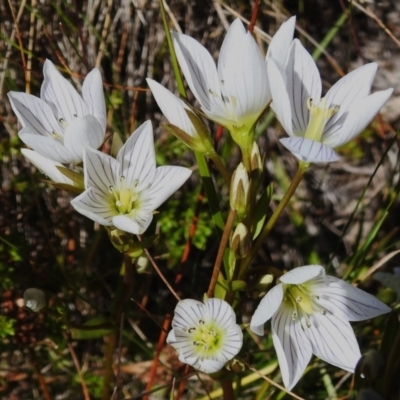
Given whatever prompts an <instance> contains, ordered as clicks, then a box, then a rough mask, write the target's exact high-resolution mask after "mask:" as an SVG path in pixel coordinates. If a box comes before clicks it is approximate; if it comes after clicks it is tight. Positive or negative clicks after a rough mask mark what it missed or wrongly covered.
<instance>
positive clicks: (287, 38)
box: [266, 17, 296, 68]
mask: <svg viewBox="0 0 400 400" xmlns="http://www.w3.org/2000/svg"><path fill="white" fill-rule="evenodd" d="M295 27H296V17H291V18H289V19H288V20H287V21H286V22H284V23H283V24H282V25H281V26H280V28H279V29H278V30H277V31H276V33H275V35H274V36H273V38H272V40H271V43H270V44H269V47H268V52H267V56H266V59H267V60H269V59H273V60H274V61H275V62H276V63H277V64H278V65H279V66H280V68H283V67H284V65H285V62H286V59H287V56H288V54H289V48H290V45H291V43H292V41H293V35H294V29H295Z"/></svg>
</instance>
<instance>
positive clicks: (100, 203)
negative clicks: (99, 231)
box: [71, 188, 116, 226]
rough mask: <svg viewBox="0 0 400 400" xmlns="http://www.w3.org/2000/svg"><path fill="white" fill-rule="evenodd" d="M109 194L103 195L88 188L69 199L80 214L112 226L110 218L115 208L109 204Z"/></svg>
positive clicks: (114, 212) (101, 223)
mask: <svg viewBox="0 0 400 400" xmlns="http://www.w3.org/2000/svg"><path fill="white" fill-rule="evenodd" d="M110 196H111V195H110V194H109V195H108V196H105V195H104V193H101V192H99V191H98V190H97V189H95V188H89V189H86V190H85V191H84V192H83V193H82V194H80V195H79V196H78V197H75V199H73V200H71V205H72V207H74V208H75V210H76V211H78V212H79V213H80V214H82V215H84V216H85V217H88V218H89V219H91V220H93V221H95V222H98V223H99V224H100V225H105V226H112V225H113V223H112V218H113V216H114V215H115V214H116V210H115V209H114V208H113V207H112V206H111V204H112V203H111V201H112V199H111V198H110Z"/></svg>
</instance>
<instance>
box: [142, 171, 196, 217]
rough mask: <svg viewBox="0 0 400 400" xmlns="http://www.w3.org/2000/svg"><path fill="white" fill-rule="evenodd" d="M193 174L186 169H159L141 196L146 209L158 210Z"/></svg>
mask: <svg viewBox="0 0 400 400" xmlns="http://www.w3.org/2000/svg"><path fill="white" fill-rule="evenodd" d="M191 173H192V171H191V170H190V169H188V168H184V167H170V166H165V167H158V168H157V169H156V172H155V174H154V176H153V177H152V178H151V181H150V182H148V183H149V187H148V188H147V189H146V190H145V192H143V194H142V195H141V196H143V197H141V200H142V201H143V202H144V203H146V208H149V209H151V210H155V209H157V208H158V207H159V206H160V205H161V204H162V203H164V201H165V200H167V199H168V197H170V196H171V195H172V194H173V193H174V192H176V191H177V190H178V189H179V188H180V187H181V186H182V185H183V184H184V183H185V182H186V180H187V179H188V178H189V176H190V175H191Z"/></svg>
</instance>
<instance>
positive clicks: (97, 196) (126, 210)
mask: <svg viewBox="0 0 400 400" xmlns="http://www.w3.org/2000/svg"><path fill="white" fill-rule="evenodd" d="M84 172H85V188H86V190H85V191H84V192H83V193H82V194H81V195H80V196H78V197H76V198H75V199H74V200H72V201H71V204H72V206H73V207H74V208H75V209H76V210H77V211H78V212H80V213H81V214H83V215H85V216H87V217H88V218H90V219H92V220H94V221H96V222H98V223H99V224H101V225H106V226H115V227H116V228H118V229H120V230H122V231H125V232H130V233H133V234H141V233H143V232H144V231H145V230H146V229H147V227H148V226H149V225H150V222H151V221H152V219H153V211H154V210H155V209H156V208H157V207H159V206H160V205H161V204H162V203H163V202H164V201H165V200H166V199H167V198H168V197H169V196H171V194H172V193H174V192H175V191H176V190H178V189H179V188H180V187H181V186H182V185H183V183H184V182H185V181H186V180H187V179H188V177H189V176H190V174H191V171H190V170H189V169H188V168H183V167H167V166H165V167H158V168H156V160H155V154H154V143H153V129H152V126H151V122H150V121H146V122H145V123H144V124H143V125H141V126H140V127H139V128H138V129H136V131H135V132H133V133H132V135H131V136H130V137H129V139H128V140H127V141H126V143H125V144H124V146H123V147H122V148H121V149H120V151H119V152H118V155H117V158H116V159H114V158H112V157H110V156H108V155H106V154H104V153H101V152H100V151H97V150H93V149H89V148H87V149H86V151H85V153H84Z"/></svg>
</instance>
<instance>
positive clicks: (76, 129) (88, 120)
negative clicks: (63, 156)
mask: <svg viewBox="0 0 400 400" xmlns="http://www.w3.org/2000/svg"><path fill="white" fill-rule="evenodd" d="M103 139H104V131H103V129H102V127H101V125H100V123H99V121H98V120H97V119H96V118H95V117H94V116H93V115H86V116H85V117H83V118H75V119H74V120H73V121H72V122H70V123H69V124H68V127H67V129H66V130H65V135H64V146H65V147H66V148H67V149H68V150H69V151H70V152H71V153H72V154H74V156H75V160H74V162H80V161H82V159H83V151H84V149H85V148H93V149H97V148H98V147H99V146H100V145H101V143H102V142H103Z"/></svg>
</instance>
